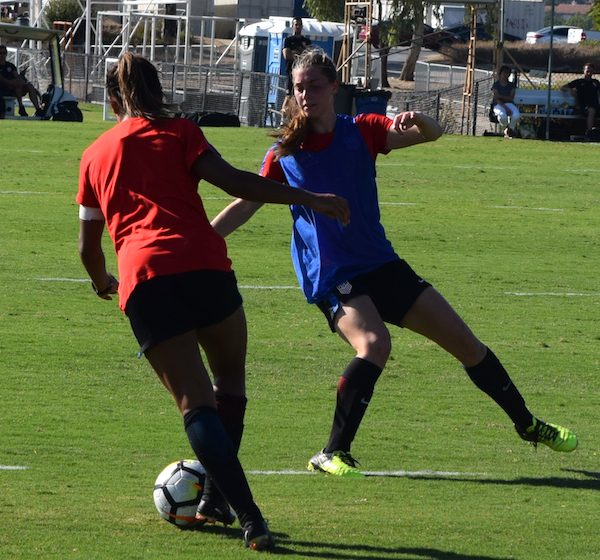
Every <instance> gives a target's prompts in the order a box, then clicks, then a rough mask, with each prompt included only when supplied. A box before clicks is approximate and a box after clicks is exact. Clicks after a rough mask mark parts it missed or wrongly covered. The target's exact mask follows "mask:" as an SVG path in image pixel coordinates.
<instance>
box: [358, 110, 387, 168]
mask: <svg viewBox="0 0 600 560" xmlns="http://www.w3.org/2000/svg"><path fill="white" fill-rule="evenodd" d="M355 120H356V124H357V126H358V129H359V130H360V134H361V136H362V137H363V139H364V141H365V143H366V144H367V148H369V151H370V152H371V155H372V156H373V159H376V158H377V154H388V153H389V152H390V150H386V149H385V144H386V142H387V133H388V130H389V129H390V127H391V126H392V124H393V122H394V121H392V119H388V118H387V117H386V116H385V115H376V114H374V113H370V114H364V113H363V114H360V115H358V116H357V117H356V119H355Z"/></svg>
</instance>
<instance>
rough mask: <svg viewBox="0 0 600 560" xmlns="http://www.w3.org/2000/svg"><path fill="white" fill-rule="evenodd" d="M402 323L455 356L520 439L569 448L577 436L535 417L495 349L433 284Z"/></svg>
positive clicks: (554, 447)
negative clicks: (470, 327)
mask: <svg viewBox="0 0 600 560" xmlns="http://www.w3.org/2000/svg"><path fill="white" fill-rule="evenodd" d="M402 326H403V327H406V328H408V329H410V330H412V331H414V332H416V333H419V334H421V335H423V336H425V337H426V338H428V339H429V340H432V341H433V342H435V343H436V344H438V345H439V346H440V347H442V348H443V349H444V350H446V351H447V352H449V353H450V354H452V355H453V356H454V357H455V358H457V359H458V360H459V361H460V362H461V363H462V364H463V366H464V367H465V370H466V372H467V374H468V375H469V377H470V378H471V380H472V381H473V383H474V384H475V385H476V386H477V387H478V388H479V389H481V390H482V391H484V392H485V393H486V394H488V395H489V396H490V397H491V398H492V399H493V400H494V401H495V402H496V403H497V404H498V405H499V406H500V407H501V408H502V409H503V410H504V411H505V412H506V413H507V414H508V416H509V417H510V418H511V420H512V421H513V422H514V424H515V428H516V429H517V432H518V433H519V435H520V436H521V437H522V438H523V439H527V440H529V441H534V442H537V441H541V442H542V443H545V444H546V445H548V446H549V447H551V448H552V449H554V450H555V451H572V450H573V449H575V447H576V446H577V438H576V437H575V435H574V434H572V433H571V432H570V431H569V430H566V429H565V428H561V427H559V426H553V425H550V424H545V423H543V422H541V421H540V420H538V419H536V418H535V417H534V416H533V415H532V414H531V412H530V411H529V410H528V409H527V406H526V405H525V400H524V399H523V397H522V395H521V393H520V392H519V390H518V389H517V387H516V386H515V384H514V383H513V382H512V380H511V378H510V376H509V375H508V372H507V371H506V369H504V367H503V366H502V364H501V363H500V361H499V360H498V358H497V357H496V356H495V355H494V353H493V352H492V351H491V350H490V349H489V348H487V347H486V346H485V345H484V344H483V343H482V342H481V341H479V340H478V339H477V337H476V336H475V335H474V334H473V333H472V331H471V330H470V329H469V327H468V326H467V325H466V324H465V322H464V321H463V320H462V319H461V318H460V317H459V316H458V314H457V313H456V312H455V311H454V309H453V308H452V307H451V306H450V304H449V303H448V302H447V301H446V300H445V299H444V298H443V297H442V295H441V294H440V293H439V292H438V291H437V290H435V289H434V288H433V287H429V288H427V290H425V291H424V292H423V293H422V294H421V295H420V296H419V297H418V299H417V300H416V302H415V303H414V304H413V306H412V307H411V308H410V310H409V311H408V313H407V314H406V315H405V316H404V319H403V320H402Z"/></svg>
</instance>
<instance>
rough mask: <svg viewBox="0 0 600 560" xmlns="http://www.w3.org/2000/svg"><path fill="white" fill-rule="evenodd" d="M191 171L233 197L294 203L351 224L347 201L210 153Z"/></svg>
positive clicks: (200, 157) (201, 157)
mask: <svg viewBox="0 0 600 560" xmlns="http://www.w3.org/2000/svg"><path fill="white" fill-rule="evenodd" d="M192 171H193V172H194V173H195V174H196V175H197V176H198V177H199V178H201V179H205V180H206V181H208V182H209V183H211V184H213V185H215V186H216V187H219V188H220V189H222V190H224V191H225V192H226V193H228V194H230V195H231V196H234V197H236V198H243V199H245V200H252V201H254V202H260V203H264V202H270V203H274V204H297V205H301V206H306V207H307V208H310V209H311V210H314V211H315V212H319V213H321V214H325V215H326V216H328V217H330V218H332V219H334V220H339V221H340V222H341V223H342V225H344V226H345V225H347V224H348V222H349V221H350V209H349V207H348V202H347V201H346V199H344V198H342V197H339V196H336V195H333V194H322V193H313V192H310V191H306V190H304V189H297V188H295V187H290V186H288V185H283V184H282V183H277V182H275V181H272V180H271V179H267V178H265V177H261V176H260V175H256V174H254V173H250V172H249V171H242V170H241V169H237V168H235V167H233V166H232V165H229V163H227V162H226V161H225V160H224V159H222V158H221V157H220V156H219V155H217V154H215V153H214V152H213V151H210V150H207V151H205V152H202V154H200V155H199V156H198V158H197V159H196V161H195V162H194V164H193V165H192Z"/></svg>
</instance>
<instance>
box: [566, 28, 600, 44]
mask: <svg viewBox="0 0 600 560" xmlns="http://www.w3.org/2000/svg"><path fill="white" fill-rule="evenodd" d="M581 41H600V31H584V30H583V29H581V27H576V28H574V29H569V35H568V36H567V43H575V44H576V43H580V42H581Z"/></svg>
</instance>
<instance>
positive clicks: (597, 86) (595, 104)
mask: <svg viewBox="0 0 600 560" xmlns="http://www.w3.org/2000/svg"><path fill="white" fill-rule="evenodd" d="M593 75H594V65H593V64H592V63H591V62H588V63H586V64H585V66H584V67H583V78H578V79H577V80H573V81H572V82H569V83H568V84H567V85H564V86H562V87H561V88H560V89H561V90H562V91H568V92H569V93H570V94H571V95H572V96H573V97H576V98H577V103H578V104H579V108H580V109H581V112H582V113H583V114H584V115H585V117H586V119H587V120H586V123H587V128H586V131H585V136H586V139H587V140H592V128H594V124H595V123H596V116H597V115H598V111H599V110H600V100H599V95H600V82H599V81H598V80H596V79H594V78H593V77H592V76H593Z"/></svg>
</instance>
